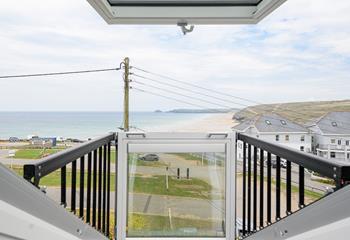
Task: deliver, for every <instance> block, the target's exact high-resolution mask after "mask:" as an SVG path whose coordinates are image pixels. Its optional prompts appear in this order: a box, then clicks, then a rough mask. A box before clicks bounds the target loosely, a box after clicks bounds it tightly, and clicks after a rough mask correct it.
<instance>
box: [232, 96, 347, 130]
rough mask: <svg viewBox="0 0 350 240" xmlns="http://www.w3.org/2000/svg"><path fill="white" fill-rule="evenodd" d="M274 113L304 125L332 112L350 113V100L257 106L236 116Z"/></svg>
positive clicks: (245, 116)
mask: <svg viewBox="0 0 350 240" xmlns="http://www.w3.org/2000/svg"><path fill="white" fill-rule="evenodd" d="M272 111H273V112H274V113H277V114H279V115H281V116H283V117H286V118H288V119H290V120H292V121H295V122H298V123H301V124H303V123H306V122H308V121H310V120H312V119H315V118H319V117H321V116H323V115H325V114H326V113H328V112H331V111H350V100H343V101H319V102H316V101H315V102H295V103H282V104H264V105H256V106H252V107H248V108H245V109H243V110H241V111H239V112H237V113H236V116H241V117H244V118H250V117H253V116H254V115H255V114H254V113H253V112H255V113H257V114H259V113H269V112H272Z"/></svg>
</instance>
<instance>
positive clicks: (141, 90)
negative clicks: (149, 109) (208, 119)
mask: <svg viewBox="0 0 350 240" xmlns="http://www.w3.org/2000/svg"><path fill="white" fill-rule="evenodd" d="M130 89H132V90H136V91H139V92H143V93H147V94H150V95H154V96H158V97H162V98H165V99H168V100H172V101H176V102H181V103H185V104H188V105H191V106H194V107H198V108H200V109H205V110H208V109H209V108H207V107H205V106H202V105H198V104H195V103H190V102H187V101H184V100H180V99H177V98H173V97H169V96H165V95H162V94H158V93H154V92H151V91H147V90H144V89H140V88H136V87H134V86H132V87H130Z"/></svg>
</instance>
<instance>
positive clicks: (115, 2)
mask: <svg viewBox="0 0 350 240" xmlns="http://www.w3.org/2000/svg"><path fill="white" fill-rule="evenodd" d="M108 2H109V4H110V5H111V6H257V5H258V4H259V3H260V2H261V0H220V1H215V0H178V1H176V0H108Z"/></svg>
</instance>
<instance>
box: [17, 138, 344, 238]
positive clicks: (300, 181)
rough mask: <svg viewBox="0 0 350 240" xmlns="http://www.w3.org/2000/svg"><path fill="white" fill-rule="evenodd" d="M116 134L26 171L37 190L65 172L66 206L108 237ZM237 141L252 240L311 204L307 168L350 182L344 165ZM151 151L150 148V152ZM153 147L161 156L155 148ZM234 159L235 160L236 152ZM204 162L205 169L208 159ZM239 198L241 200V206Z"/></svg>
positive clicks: (243, 215)
mask: <svg viewBox="0 0 350 240" xmlns="http://www.w3.org/2000/svg"><path fill="white" fill-rule="evenodd" d="M116 135H117V134H115V133H110V134H108V135H106V136H103V137H101V138H98V139H96V140H92V141H88V142H86V143H83V144H81V145H79V146H76V147H73V148H70V149H67V150H64V151H62V152H59V153H57V154H54V155H51V156H49V157H46V158H44V159H42V160H40V161H38V162H36V163H35V164H27V165H25V166H24V178H25V179H26V180H28V181H30V182H31V183H32V184H33V185H35V186H36V187H39V186H40V180H41V179H42V178H44V177H45V176H47V175H49V174H52V173H54V172H55V171H60V185H61V186H60V203H61V205H62V206H63V207H65V208H67V210H69V211H71V212H73V213H74V214H75V215H77V216H78V217H79V218H81V219H82V220H83V221H84V222H85V223H87V224H89V225H91V226H92V227H94V228H95V229H96V230H98V231H100V232H101V233H103V234H104V235H105V236H107V237H108V236H109V237H110V236H111V235H110V234H111V233H113V231H114V229H116V226H115V224H114V222H113V221H111V219H113V218H112V217H111V216H113V213H111V206H110V202H111V201H110V200H111V198H112V196H111V192H113V191H114V189H111V186H112V185H113V184H112V182H113V183H115V184H117V183H116V176H115V175H116V174H117V172H116V173H115V174H114V175H113V174H111V164H112V163H113V162H114V161H115V163H116V164H117V163H118V162H117V157H116V155H117V154H116V152H117V151H116V150H117V148H118V146H117V143H116V139H117V138H116V137H117V136H116ZM146 135H147V134H142V136H141V137H139V138H136V137H135V139H137V140H138V139H144V138H146ZM209 136H210V135H209ZM228 136H231V135H225V134H224V135H220V138H218V141H221V138H222V137H223V138H225V137H228ZM209 138H210V137H209ZM174 139H176V141H177V144H179V142H178V141H179V136H178V135H176V136H175V137H174ZM215 141H216V140H215V138H214V142H215ZM153 142H154V140H153ZM237 142H240V144H241V145H242V147H243V159H242V166H241V169H240V168H239V167H238V165H237V167H236V173H235V175H236V178H237V176H239V175H240V176H242V183H240V182H239V181H236V192H234V191H233V192H232V194H233V195H234V196H232V197H233V198H234V199H235V201H234V202H235V203H236V214H235V215H236V216H237V219H236V221H235V222H236V223H237V222H239V220H238V218H240V219H241V220H242V226H238V225H237V224H236V225H237V226H236V235H237V236H236V237H240V238H247V237H250V236H252V235H253V234H254V233H256V232H258V231H262V230H263V229H264V228H267V227H269V226H270V225H272V224H275V223H277V222H280V220H282V219H284V218H287V217H288V216H290V215H291V214H293V213H294V212H297V211H298V212H300V211H301V210H302V209H303V208H305V207H307V205H308V204H309V203H310V201H308V200H307V199H306V197H305V193H306V191H307V190H306V186H305V182H306V181H305V169H308V170H310V171H313V172H316V173H318V174H319V175H322V176H324V177H327V178H330V179H333V180H334V182H335V190H337V189H340V188H342V187H343V186H344V185H345V184H346V183H347V182H348V181H350V165H348V164H346V163H344V162H339V161H335V160H334V159H332V160H329V159H325V158H321V157H318V156H315V155H312V154H307V153H304V152H301V151H297V150H293V149H291V148H288V147H284V146H281V145H277V144H274V143H270V142H266V141H263V140H260V139H257V138H254V137H250V136H247V135H244V134H239V133H238V134H237V135H236V142H235V144H236V146H237ZM136 145H137V144H136ZM183 145H184V144H182V145H181V144H180V145H178V146H181V147H183ZM214 145H215V144H214ZM114 146H115V148H116V149H115V156H114V157H113V154H112V151H111V149H112V148H113V147H114ZM147 146H148V145H147V144H146V145H145V147H146V148H147ZM149 146H151V147H152V149H155V150H153V151H156V146H155V144H150V145H149ZM137 147H139V145H137ZM120 148H123V149H125V148H126V147H125V146H120ZM231 154H233V155H234V156H233V159H235V160H236V159H237V158H236V154H237V153H235V152H231ZM197 155H198V154H197ZM199 156H203V155H199ZM223 156H224V155H223ZM112 157H113V159H112ZM197 158H199V157H198V156H197ZM202 158H203V157H202ZM227 159H230V158H227ZM123 161H127V160H126V159H124V160H123ZM201 161H202V164H203V159H201ZM236 162H237V160H236ZM125 164H126V163H124V165H125ZM215 164H216V163H215ZM215 166H216V165H215ZM218 166H219V165H218ZM282 167H285V169H282ZM116 169H117V168H116ZM118 171H119V170H118ZM158 174H159V173H158ZM231 177H232V176H231ZM231 177H230V178H229V179H231ZM232 179H233V178H232ZM119 184H122V183H120V182H119ZM209 184H210V183H209ZM77 185H78V186H77ZM119 187H120V186H118V189H123V191H128V190H127V189H128V188H127V187H126V186H121V188H119ZM114 194H115V196H113V197H114V199H117V193H116V192H115V193H114ZM295 195H297V197H296V196H295ZM240 196H241V197H242V201H238V198H239V197H240ZM203 210H204V211H205V209H203ZM226 211H227V210H226ZM231 213H233V211H232V212H231ZM232 216H234V214H233V215H232ZM125 217H126V216H125ZM226 220H227V219H226ZM233 222H234V221H232V223H233ZM238 232H239V233H238Z"/></svg>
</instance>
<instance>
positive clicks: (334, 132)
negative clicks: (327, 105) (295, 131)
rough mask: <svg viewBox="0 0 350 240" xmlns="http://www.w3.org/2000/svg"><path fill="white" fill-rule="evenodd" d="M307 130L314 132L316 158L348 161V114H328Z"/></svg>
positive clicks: (349, 152)
mask: <svg viewBox="0 0 350 240" xmlns="http://www.w3.org/2000/svg"><path fill="white" fill-rule="evenodd" d="M308 128H309V129H310V130H311V131H312V132H314V141H313V150H314V152H315V153H316V154H317V155H318V156H322V157H325V158H335V159H341V160H347V161H350V112H330V113H328V114H326V115H324V116H323V117H321V118H319V119H318V120H316V121H314V122H313V123H310V124H308Z"/></svg>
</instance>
